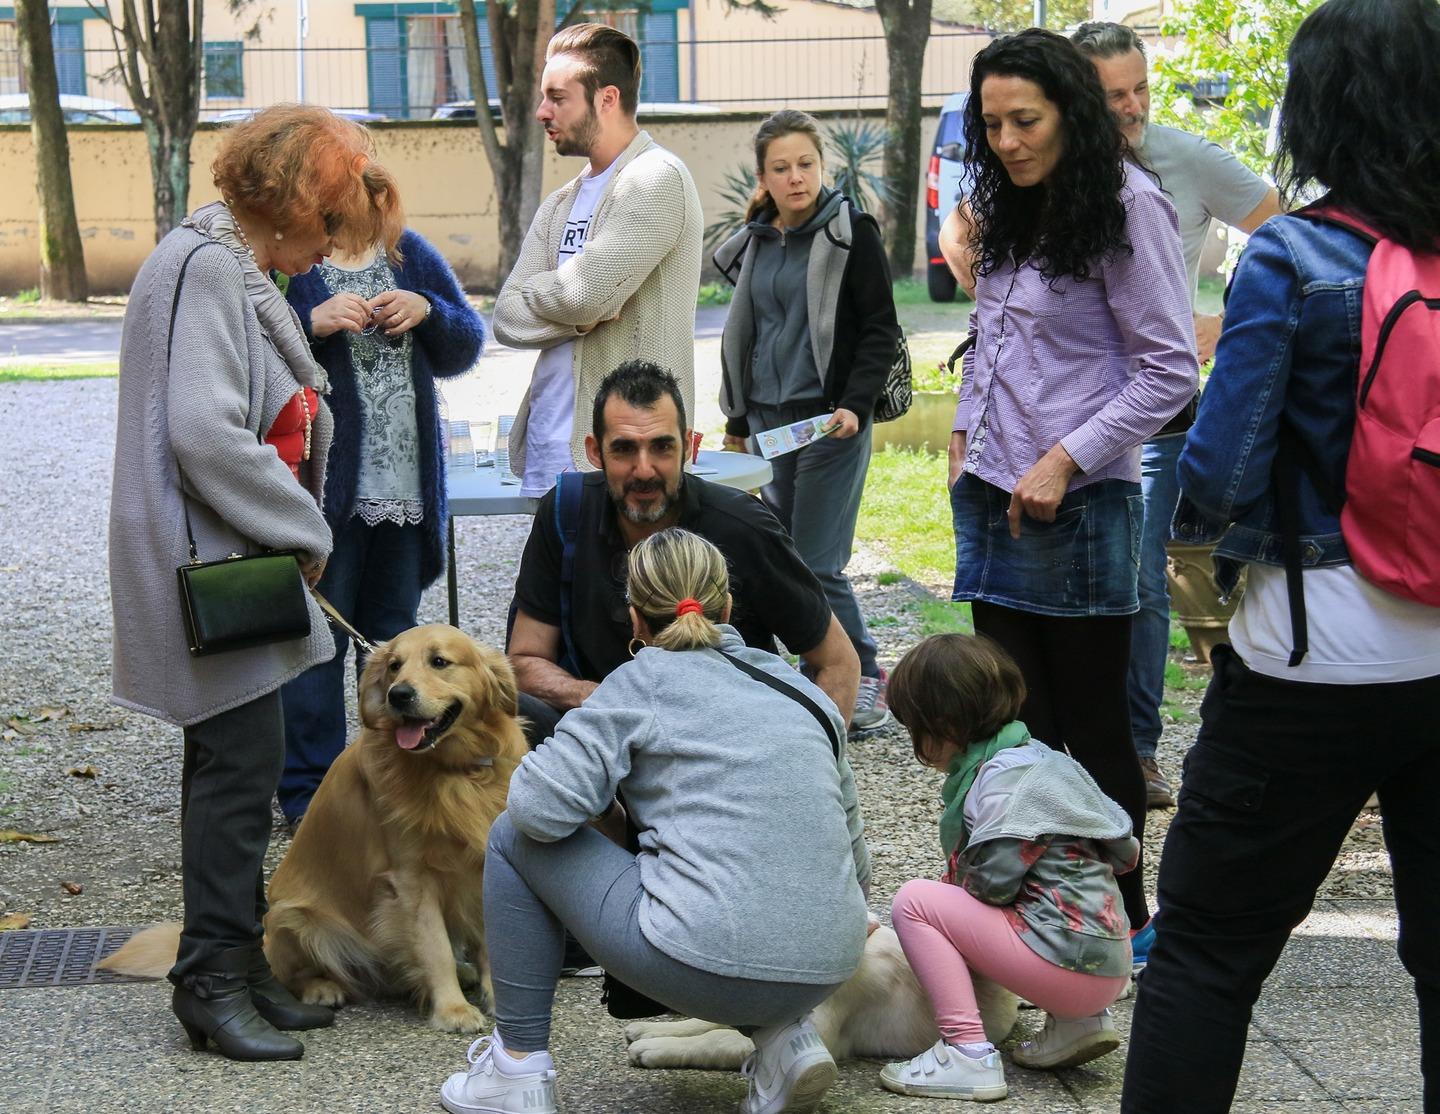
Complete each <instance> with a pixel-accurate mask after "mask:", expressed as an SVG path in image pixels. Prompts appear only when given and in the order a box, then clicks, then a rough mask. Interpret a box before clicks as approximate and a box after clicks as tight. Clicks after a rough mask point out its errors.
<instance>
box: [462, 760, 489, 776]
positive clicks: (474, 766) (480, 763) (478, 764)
mask: <svg viewBox="0 0 1440 1114" xmlns="http://www.w3.org/2000/svg"><path fill="white" fill-rule="evenodd" d="M493 765H495V759H493V758H476V759H474V760H473V761H472V762H471V763H470V765H468V766H466V767H464V768H463V770H462V772H463V773H467V774H478V773H479V772H480V771H481V770H483V769H486V768H487V767H489V766H493Z"/></svg>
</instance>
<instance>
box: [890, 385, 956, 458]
mask: <svg viewBox="0 0 1440 1114" xmlns="http://www.w3.org/2000/svg"><path fill="white" fill-rule="evenodd" d="M954 421H955V392H954V391H916V392H915V400H914V401H913V402H912V403H911V404H910V411H909V413H907V414H906V415H905V416H904V417H903V418H896V419H895V420H894V421H893V422H876V423H875V424H874V425H873V426H871V432H870V436H871V438H872V440H873V442H874V445H875V451H876V452H879V451H880V450H881V449H883V448H885V446H886V445H894V446H896V447H897V448H902V449H926V448H927V447H928V449H929V451H930V452H932V453H944V452H946V451H947V450H948V449H949V447H950V426H951V425H952V424H953V423H954Z"/></svg>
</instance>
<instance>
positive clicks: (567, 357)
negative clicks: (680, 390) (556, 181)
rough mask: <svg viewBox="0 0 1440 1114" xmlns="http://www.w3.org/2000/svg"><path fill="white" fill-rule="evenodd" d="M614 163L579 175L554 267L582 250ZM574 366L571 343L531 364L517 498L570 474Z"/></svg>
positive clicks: (534, 495) (544, 488)
mask: <svg viewBox="0 0 1440 1114" xmlns="http://www.w3.org/2000/svg"><path fill="white" fill-rule="evenodd" d="M617 161H618V160H617ZM615 165H616V164H615V163H614V162H612V163H611V164H610V165H609V166H608V167H606V168H605V169H604V170H602V171H601V172H600V173H599V174H593V175H592V174H585V175H582V176H581V178H580V190H579V192H578V193H577V194H576V195H575V204H574V205H572V206H571V207H570V215H569V216H568V217H567V218H566V220H565V233H564V235H563V236H562V237H561V239H560V251H559V253H558V258H557V259H556V260H555V266H556V267H557V268H558V267H559V266H561V265H562V264H563V263H564V262H565V261H566V260H567V259H569V258H571V257H572V256H575V255H579V254H580V253H581V252H582V251H584V250H585V238H586V234H587V233H588V232H589V230H590V218H591V217H592V216H594V214H595V205H596V203H597V202H598V201H599V200H600V195H601V194H603V193H604V192H605V187H606V186H607V185H609V183H610V177H611V175H613V174H614V173H615ZM574 362H575V342H574V341H573V340H567V341H564V342H562V343H560V344H557V345H555V347H553V348H546V349H545V350H544V351H542V352H541V353H540V355H539V357H538V358H537V359H536V361H535V371H534V373H533V374H532V376H531V379H530V415H529V418H528V419H527V424H526V426H525V475H524V477H523V478H522V483H521V487H520V494H522V495H528V496H530V497H532V498H539V497H540V496H542V495H544V494H545V493H546V492H547V491H549V490H550V489H551V488H552V487H554V486H555V475H556V473H558V472H573V471H574V470H575V458H574V457H573V456H572V455H571V453H570V434H571V431H572V430H573V429H574V427H575V373H574Z"/></svg>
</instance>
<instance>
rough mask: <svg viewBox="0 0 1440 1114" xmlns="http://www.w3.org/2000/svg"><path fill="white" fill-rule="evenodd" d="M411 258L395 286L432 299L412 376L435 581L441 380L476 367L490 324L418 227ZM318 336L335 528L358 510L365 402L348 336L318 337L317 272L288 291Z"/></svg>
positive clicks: (328, 510)
mask: <svg viewBox="0 0 1440 1114" xmlns="http://www.w3.org/2000/svg"><path fill="white" fill-rule="evenodd" d="M400 251H401V254H402V255H403V256H404V262H403V263H402V264H401V265H400V266H399V267H396V266H393V265H392V266H391V268H390V271H391V273H392V274H393V275H394V276H395V285H396V286H397V287H399V288H400V289H401V290H413V291H414V292H415V293H416V294H420V295H422V296H424V297H425V299H426V300H427V301H429V303H430V305H431V310H430V316H429V317H428V318H426V319H425V320H424V321H422V322H421V323H420V324H419V325H417V326H415V328H414V329H413V330H412V331H411V333H412V336H413V337H414V343H413V344H412V345H411V346H410V376H411V378H412V379H413V380H414V381H415V421H416V426H417V427H418V428H417V432H418V434H419V440H420V494H421V499H422V500H423V502H424V505H425V519H424V521H423V523H422V524H421V525H422V527H423V529H424V531H425V547H424V551H423V552H422V554H421V557H420V582H421V586H422V587H424V586H428V585H429V584H431V583H432V582H433V581H434V580H435V578H436V577H438V576H439V575H440V573H441V572H442V571H444V568H445V543H444V526H445V520H446V517H447V515H448V513H449V509H448V505H447V501H446V497H445V460H444V456H443V453H442V451H441V444H442V441H441V438H440V407H439V403H438V399H437V397H436V393H435V380H436V379H437V378H438V379H447V378H449V377H451V376H454V375H461V374H463V373H465V372H467V371H469V370H470V369H471V368H472V367H474V366H475V361H476V360H478V359H479V358H480V351H481V349H482V348H484V346H485V322H484V321H483V320H482V319H481V317H480V315H479V314H478V313H476V312H475V310H474V308H473V307H472V306H471V305H470V303H469V302H468V301H466V300H465V293H464V291H462V290H461V289H460V283H459V282H458V281H456V278H455V272H454V271H452V270H451V269H450V265H449V264H448V263H446V262H445V260H444V258H443V257H442V256H441V255H440V253H439V252H438V251H436V250H435V249H434V248H433V247H431V246H430V244H429V243H428V242H426V240H425V239H424V237H422V236H421V235H420V234H419V233H417V232H412V231H410V230H408V229H407V230H406V231H405V233H404V234H403V235H402V236H401V237H400ZM285 296H286V298H287V299H288V300H289V302H290V304H291V305H292V306H293V307H294V308H295V312H296V313H297V314H299V316H300V322H301V324H302V325H304V326H305V335H306V336H307V337H308V338H309V339H310V344H311V348H312V350H313V351H314V353H315V358H316V359H317V360H318V361H319V362H320V364H321V366H323V367H324V368H325V371H326V372H327V373H328V374H329V376H330V394H329V396H328V397H327V399H326V402H327V403H328V404H329V406H330V409H331V411H332V412H333V414H334V415H335V440H334V442H333V443H332V444H331V446H330V458H329V461H328V464H327V471H326V475H325V518H326V520H327V521H328V522H329V523H330V528H331V529H332V530H338V529H339V527H340V526H341V525H342V524H344V522H345V521H346V520H347V519H348V518H349V517H350V515H351V513H352V512H353V511H354V509H355V492H356V488H357V487H358V485H359V478H360V399H359V397H358V396H357V394H356V390H355V367H354V364H352V363H351V361H350V345H349V343H348V341H347V340H346V336H347V334H346V333H344V332H343V331H342V332H337V333H333V334H332V335H330V336H328V337H323V338H321V339H318V340H317V339H316V338H315V336H314V334H313V333H311V331H310V311H311V310H312V309H314V308H315V307H316V306H318V305H319V304H320V303H321V302H324V301H327V300H328V299H329V298H330V297H331V293H330V290H329V288H328V287H326V285H325V280H324V279H322V278H321V277H320V274H319V272H318V271H316V270H311V271H309V272H307V273H306V274H303V275H297V276H295V277H294V278H292V279H291V280H290V286H289V289H288V290H287V291H286V294H285Z"/></svg>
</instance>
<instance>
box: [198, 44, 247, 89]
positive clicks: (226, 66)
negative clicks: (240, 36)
mask: <svg viewBox="0 0 1440 1114" xmlns="http://www.w3.org/2000/svg"><path fill="white" fill-rule="evenodd" d="M244 51H245V44H244V43H239V42H213V43H206V44H205V96H206V98H207V99H209V100H238V99H240V98H241V97H243V96H244V95H245V65H244V62H245V54H244Z"/></svg>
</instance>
